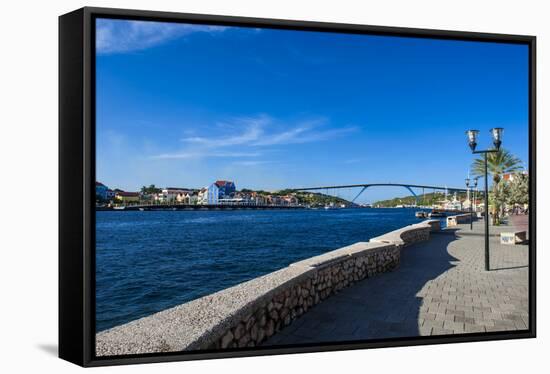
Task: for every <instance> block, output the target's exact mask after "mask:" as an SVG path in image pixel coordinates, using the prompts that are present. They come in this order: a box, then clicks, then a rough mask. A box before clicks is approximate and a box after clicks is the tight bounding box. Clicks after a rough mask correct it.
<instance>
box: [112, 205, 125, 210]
mask: <svg viewBox="0 0 550 374" xmlns="http://www.w3.org/2000/svg"><path fill="white" fill-rule="evenodd" d="M113 209H114V210H124V209H126V207H125V206H114V207H113Z"/></svg>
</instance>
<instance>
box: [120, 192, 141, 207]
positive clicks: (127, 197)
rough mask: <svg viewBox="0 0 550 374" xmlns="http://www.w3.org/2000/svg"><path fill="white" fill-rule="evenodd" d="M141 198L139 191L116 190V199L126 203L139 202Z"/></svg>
mask: <svg viewBox="0 0 550 374" xmlns="http://www.w3.org/2000/svg"><path fill="white" fill-rule="evenodd" d="M139 198H140V194H139V192H125V191H119V192H116V194H115V200H117V201H118V202H121V203H124V204H127V203H137V202H139Z"/></svg>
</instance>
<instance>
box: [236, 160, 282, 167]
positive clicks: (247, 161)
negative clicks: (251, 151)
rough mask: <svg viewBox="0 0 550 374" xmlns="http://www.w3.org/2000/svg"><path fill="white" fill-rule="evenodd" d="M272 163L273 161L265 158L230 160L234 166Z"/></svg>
mask: <svg viewBox="0 0 550 374" xmlns="http://www.w3.org/2000/svg"><path fill="white" fill-rule="evenodd" d="M272 163H273V161H266V160H241V161H235V162H232V164H233V165H236V166H259V165H265V164H272Z"/></svg>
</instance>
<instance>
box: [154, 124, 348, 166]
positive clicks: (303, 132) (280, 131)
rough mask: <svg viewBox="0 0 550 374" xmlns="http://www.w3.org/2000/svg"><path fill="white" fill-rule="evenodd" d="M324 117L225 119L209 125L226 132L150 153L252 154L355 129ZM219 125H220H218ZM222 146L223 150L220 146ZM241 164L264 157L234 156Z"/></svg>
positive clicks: (164, 156) (189, 156)
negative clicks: (286, 120)
mask: <svg viewBox="0 0 550 374" xmlns="http://www.w3.org/2000/svg"><path fill="white" fill-rule="evenodd" d="M327 125H328V121H327V120H326V119H323V118H321V119H319V118H315V119H309V120H305V121H299V122H297V123H293V124H291V125H289V124H287V123H282V122H280V121H276V120H275V119H273V118H271V117H269V116H266V115H262V116H258V117H247V118H238V119H236V120H233V121H231V122H228V123H222V124H218V126H212V127H211V128H212V129H213V130H214V131H211V132H212V133H218V132H222V131H223V132H224V133H226V134H227V135H226V136H212V137H206V136H190V137H185V138H183V139H181V141H182V142H184V143H185V144H186V145H187V147H186V148H184V149H182V150H181V151H178V152H174V153H165V154H160V155H156V156H153V157H152V158H154V159H206V158H254V157H259V156H263V153H260V152H258V150H259V149H265V148H269V147H274V146H284V145H289V144H303V143H313V142H321V141H327V140H332V139H335V138H337V137H342V136H345V135H347V134H350V133H352V132H355V131H357V130H358V128H357V127H342V128H326V127H327ZM220 128H221V129H220ZM220 149H224V150H220ZM237 162H240V165H245V166H253V165H260V164H265V163H268V162H271V161H266V160H236V161H233V163H234V164H235V163H237Z"/></svg>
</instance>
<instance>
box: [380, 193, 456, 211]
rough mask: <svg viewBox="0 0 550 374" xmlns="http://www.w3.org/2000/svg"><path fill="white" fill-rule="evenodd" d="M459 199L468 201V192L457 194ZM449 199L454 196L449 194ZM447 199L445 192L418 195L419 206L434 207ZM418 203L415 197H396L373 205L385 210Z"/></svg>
mask: <svg viewBox="0 0 550 374" xmlns="http://www.w3.org/2000/svg"><path fill="white" fill-rule="evenodd" d="M456 196H457V199H459V200H464V199H466V192H460V193H457V195H456ZM448 198H452V195H451V194H449V195H448ZM444 199H445V194H444V193H443V192H435V193H433V192H432V193H426V194H423V195H418V205H434V204H437V203H439V202H441V201H442V200H444ZM415 202H416V199H415V197H414V196H412V195H410V196H403V197H395V198H393V199H389V200H380V201H376V202H374V203H372V205H373V206H379V207H385V208H392V207H395V206H397V205H414V204H415Z"/></svg>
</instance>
